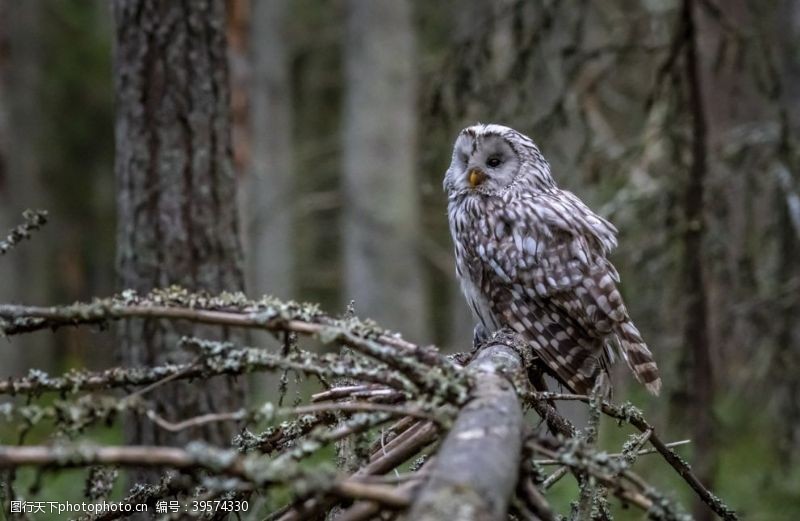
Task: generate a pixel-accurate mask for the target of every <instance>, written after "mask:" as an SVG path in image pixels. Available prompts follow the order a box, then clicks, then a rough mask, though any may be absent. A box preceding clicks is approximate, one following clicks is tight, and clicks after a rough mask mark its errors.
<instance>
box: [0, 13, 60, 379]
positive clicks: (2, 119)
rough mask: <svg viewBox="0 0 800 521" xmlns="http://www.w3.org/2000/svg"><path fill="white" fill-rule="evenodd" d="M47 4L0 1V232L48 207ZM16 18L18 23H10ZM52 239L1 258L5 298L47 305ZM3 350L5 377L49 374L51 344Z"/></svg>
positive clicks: (42, 340) (35, 341)
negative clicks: (43, 95)
mask: <svg viewBox="0 0 800 521" xmlns="http://www.w3.org/2000/svg"><path fill="white" fill-rule="evenodd" d="M41 19H42V3H41V2H40V1H39V0H30V1H25V2H2V3H0V20H3V24H2V27H0V31H1V32H2V34H0V39H1V40H2V41H1V42H0V44H1V45H2V46H1V47H0V48H1V49H2V52H0V234H5V233H6V232H7V231H8V230H9V229H10V228H11V227H12V226H15V225H17V224H20V223H21V222H22V211H23V210H25V209H26V208H49V206H50V205H49V199H48V197H47V195H48V194H47V191H46V190H45V189H44V187H43V186H42V184H41V182H40V179H41V166H42V165H41V160H40V158H41V157H42V155H41V153H40V149H39V145H40V140H41V126H42V125H41V124H42V119H41V117H42V115H41V111H40V110H39V106H38V93H39V90H40V86H41V73H40V70H41V66H42V54H41V46H40V41H41V39H42V31H41V27H42V23H41ZM9 20H13V23H6V22H7V21H9ZM48 251H49V248H48V243H47V241H46V240H45V239H44V238H43V237H42V236H41V235H40V236H37V237H35V238H34V240H33V241H29V242H26V243H25V244H24V245H21V246H20V247H19V248H16V249H14V250H13V251H12V252H11V253H9V254H8V255H7V256H6V258H1V257H0V300H2V301H5V302H12V301H16V302H29V303H33V304H44V303H46V302H47V301H48V298H47V296H48V293H49V291H48V289H49V284H48V283H49V278H48V277H47V274H48V273H49V270H48V269H47V266H48V262H49V254H48ZM10 341H11V342H12V346H11V347H9V348H8V349H3V350H2V352H3V355H2V359H0V367H2V372H0V377H2V376H8V375H11V374H19V373H20V372H22V371H24V370H25V369H26V368H28V367H38V368H40V369H44V370H49V369H52V368H53V364H52V360H53V357H52V356H50V354H49V353H48V352H47V351H48V349H49V347H50V346H51V345H52V340H51V339H50V338H47V337H43V336H36V335H33V336H28V337H21V338H15V339H13V340H10Z"/></svg>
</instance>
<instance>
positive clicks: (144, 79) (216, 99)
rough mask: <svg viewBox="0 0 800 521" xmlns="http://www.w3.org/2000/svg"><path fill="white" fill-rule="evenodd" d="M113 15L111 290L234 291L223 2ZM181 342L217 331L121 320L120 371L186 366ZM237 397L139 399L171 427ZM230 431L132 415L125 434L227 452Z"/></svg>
mask: <svg viewBox="0 0 800 521" xmlns="http://www.w3.org/2000/svg"><path fill="white" fill-rule="evenodd" d="M114 17H115V21H116V49H115V57H114V60H115V62H114V75H115V88H116V95H117V121H116V163H115V170H116V176H117V183H118V211H119V226H118V252H117V262H118V270H119V275H120V282H121V285H122V287H123V288H132V289H135V290H137V291H139V292H146V291H148V290H150V289H151V288H158V287H166V286H168V285H171V284H178V285H181V286H184V287H186V288H188V289H190V290H197V291H208V292H211V293H218V292H221V291H225V290H227V291H237V290H241V289H242V288H243V275H242V268H241V262H242V259H241V248H240V244H239V237H238V224H237V207H236V197H235V195H236V194H235V192H236V190H235V175H234V171H233V167H232V156H231V141H230V108H229V84H228V69H227V56H226V41H225V32H224V31H225V6H224V0H205V1H203V0H197V1H193V2H165V1H159V0H115V2H114ZM181 335H202V336H204V337H210V336H214V335H215V333H214V331H213V330H211V329H210V328H203V327H199V326H192V325H189V324H180V325H170V324H167V323H164V322H155V321H151V322H143V321H139V320H135V321H128V322H127V323H125V324H124V325H123V327H122V328H121V330H120V341H121V342H120V350H121V355H122V358H123V361H124V364H125V365H129V366H142V365H154V364H162V363H165V362H167V361H174V360H181V359H185V358H186V355H185V354H183V353H181V352H179V351H178V350H177V347H176V343H177V340H178V339H179V338H180V336H181ZM216 336H219V334H218V333H217V334H216ZM243 390H244V389H243V382H234V381H230V380H225V379H215V380H212V381H204V382H197V383H194V384H186V383H180V384H178V383H175V384H173V383H170V384H166V385H164V386H162V387H161V388H159V389H158V391H157V393H153V395H151V396H148V398H150V399H156V398H157V403H158V411H157V412H158V413H159V414H162V415H163V416H165V417H167V418H168V419H170V420H180V419H186V418H189V417H192V416H196V415H198V414H204V413H208V412H210V411H216V412H220V411H230V410H234V409H237V408H239V407H240V406H241V402H242V397H243ZM232 433H233V426H232V425H230V424H224V423H214V424H210V425H209V426H207V427H203V428H201V429H192V430H191V431H182V432H180V433H176V434H174V435H167V433H166V432H165V431H162V430H158V429H157V428H155V427H154V425H153V424H152V423H151V422H149V421H147V420H145V421H140V420H138V419H135V418H134V419H132V420H131V421H130V423H129V428H128V430H127V433H126V434H127V437H128V441H129V442H131V443H145V444H170V443H173V444H174V443H184V442H185V441H187V440H189V439H191V438H195V439H197V438H200V439H204V440H206V441H208V442H209V443H220V444H223V445H225V444H227V443H229V441H230V436H231V434H232Z"/></svg>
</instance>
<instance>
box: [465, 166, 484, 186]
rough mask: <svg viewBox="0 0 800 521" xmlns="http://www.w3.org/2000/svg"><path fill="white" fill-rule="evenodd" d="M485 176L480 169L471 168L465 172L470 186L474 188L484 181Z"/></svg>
mask: <svg viewBox="0 0 800 521" xmlns="http://www.w3.org/2000/svg"><path fill="white" fill-rule="evenodd" d="M487 177H488V176H487V175H486V174H484V173H483V172H482V171H481V170H478V169H477V168H471V169H470V170H469V172H467V180H468V181H469V185H470V186H471V187H472V188H475V187H476V186H478V185H479V184H481V183H483V182H484V181H486V178H487Z"/></svg>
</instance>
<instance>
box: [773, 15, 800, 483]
mask: <svg viewBox="0 0 800 521" xmlns="http://www.w3.org/2000/svg"><path fill="white" fill-rule="evenodd" d="M778 12H779V13H780V17H779V22H778V23H779V24H780V26H781V30H780V31H779V34H780V35H781V37H780V44H781V45H780V50H781V53H782V56H781V62H782V63H781V64H780V65H781V69H782V71H781V72H782V77H781V80H782V82H783V85H782V89H781V91H782V93H783V99H782V100H780V101H781V102H782V106H783V108H784V110H786V114H785V117H786V119H787V120H786V121H784V122H783V124H784V125H787V126H788V128H787V129H785V130H786V131H788V133H787V136H794V138H795V142H794V143H795V144H794V145H792V144H791V143H782V151H781V152H782V155H783V156H784V157H783V158H782V161H784V162H785V166H786V172H785V175H786V177H787V182H785V183H778V187H777V189H776V194H775V206H776V207H777V208H779V216H778V219H777V223H776V224H777V228H778V241H779V249H778V284H779V285H778V291H779V295H778V301H779V302H780V304H781V305H780V306H779V308H778V309H779V310H780V312H779V313H778V316H776V317H775V320H776V323H777V335H776V342H775V346H774V347H773V349H774V350H775V356H774V357H773V367H772V371H771V375H772V376H773V377H774V379H775V383H776V385H777V401H778V412H779V417H780V425H781V432H780V438H779V443H778V452H779V454H780V459H779V461H780V462H781V467H782V468H783V469H784V471H787V472H788V471H789V470H791V469H792V468H793V465H794V464H796V462H797V460H798V457H800V379H798V378H797V375H798V373H800V321H798V317H800V292H798V291H797V288H798V286H800V262H798V258H800V230H798V229H797V227H796V225H795V222H796V219H797V216H796V215H792V211H795V212H797V208H795V209H794V210H792V209H791V208H790V204H789V201H790V198H791V197H797V191H798V190H800V176H798V169H800V150H798V149H797V148H796V147H797V144H796V143H797V141H796V136H797V135H798V134H799V133H800V62H798V60H797V52H798V50H800V2H797V1H796V0H785V1H784V2H782V5H781V9H780V10H779V11H778ZM786 185H789V186H786ZM787 188H788V189H789V190H793V191H794V193H793V194H792V193H788V192H787Z"/></svg>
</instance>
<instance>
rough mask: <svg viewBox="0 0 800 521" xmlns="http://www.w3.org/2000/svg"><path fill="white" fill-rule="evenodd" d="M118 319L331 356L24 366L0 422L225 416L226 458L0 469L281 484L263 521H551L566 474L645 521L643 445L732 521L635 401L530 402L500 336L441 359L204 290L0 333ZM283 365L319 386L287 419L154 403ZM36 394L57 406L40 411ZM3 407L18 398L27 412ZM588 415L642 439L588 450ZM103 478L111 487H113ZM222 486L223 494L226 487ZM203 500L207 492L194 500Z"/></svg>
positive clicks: (152, 454)
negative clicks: (109, 469)
mask: <svg viewBox="0 0 800 521" xmlns="http://www.w3.org/2000/svg"><path fill="white" fill-rule="evenodd" d="M129 318H139V319H145V320H148V319H149V320H190V321H195V322H201V323H204V324H209V325H218V326H221V327H231V326H234V327H246V328H260V329H264V330H267V331H272V332H275V333H280V334H281V335H283V336H285V335H286V334H292V335H295V334H296V335H299V336H309V337H314V338H316V339H318V340H319V341H321V342H323V343H333V344H337V345H339V346H340V347H341V348H342V349H340V350H339V351H338V352H336V351H334V352H329V353H326V354H316V353H312V352H310V351H307V350H305V349H303V348H301V347H300V346H299V345H296V344H294V345H293V346H292V349H286V350H280V351H276V352H270V351H269V350H266V349H263V348H256V347H244V346H239V345H236V344H233V343H230V342H220V341H214V340H206V339H201V338H194V337H186V338H183V339H181V340H180V341H179V342H178V343H179V346H180V348H181V349H184V350H187V351H189V352H190V353H192V354H193V358H191V359H189V361H188V362H184V363H181V364H163V365H158V366H153V367H142V368H113V369H107V370H105V371H99V372H88V371H71V372H68V373H66V374H64V375H61V376H49V375H47V374H45V373H43V372H40V371H31V373H30V374H28V375H27V376H24V377H17V378H10V379H8V380H5V381H3V382H0V394H6V395H11V399H10V400H9V401H8V402H7V403H5V404H4V405H3V406H2V408H0V413H2V414H3V415H4V417H5V418H6V419H7V420H8V421H9V422H11V423H13V424H15V425H17V426H18V427H19V429H20V431H21V432H27V431H28V430H30V429H31V428H33V427H34V426H40V425H41V424H42V422H43V421H48V422H51V423H52V424H53V425H54V426H55V427H54V431H55V432H56V433H58V434H63V435H67V436H70V437H73V438H75V437H77V436H79V435H80V434H81V432H83V430H84V429H86V428H87V427H89V426H92V425H98V424H100V423H112V422H114V421H116V420H117V418H118V417H119V416H120V413H121V412H131V413H133V414H136V415H138V416H139V417H143V418H145V419H147V420H149V421H151V422H153V423H154V424H155V425H156V426H157V427H158V428H160V429H165V430H167V431H183V432H186V431H192V430H193V429H195V428H196V427H197V426H198V425H208V424H211V423H222V422H236V423H238V424H239V425H240V426H241V427H242V430H241V431H240V433H239V434H238V435H236V436H235V437H234V439H233V440H232V447H233V448H231V449H228V448H226V449H222V448H219V447H218V446H217V447H214V446H209V445H197V444H192V445H189V446H186V447H185V448H172V447H162V446H157V445H153V446H148V447H142V446H131V447H87V446H82V445H63V446H62V445H58V446H32V447H26V446H19V447H11V446H3V447H0V468H15V467H17V466H20V465H35V466H39V467H48V468H60V467H76V466H85V467H89V466H91V467H96V466H97V465H101V466H108V465H120V466H138V467H141V466H145V467H152V468H164V469H168V468H172V469H176V470H177V471H178V472H177V474H172V475H173V476H178V477H180V479H179V480H171V481H170V484H169V486H166V485H165V484H164V483H163V482H162V483H157V484H153V485H143V487H144V488H142V487H140V488H137V489H135V490H132V491H131V493H130V494H129V500H130V501H135V500H136V499H137V498H145V497H146V500H147V501H151V500H154V499H155V498H157V497H163V496H164V495H176V494H178V495H183V496H184V497H186V496H192V497H194V496H196V495H197V494H201V495H200V496H197V497H206V496H208V497H218V496H221V495H224V494H231V493H236V494H250V493H254V492H264V491H268V490H270V488H271V487H273V486H275V485H277V484H280V485H281V486H285V487H286V488H288V489H289V490H290V491H293V494H294V495H293V499H292V500H291V502H289V503H288V504H286V505H284V506H283V507H282V508H280V509H278V510H276V511H275V512H273V514H271V516H270V517H269V519H280V520H282V521H299V520H302V519H308V518H313V517H314V516H320V515H324V513H325V512H328V511H329V510H330V509H332V508H339V509H340V512H342V514H341V515H343V516H345V517H344V519H349V520H357V519H367V518H369V517H370V516H375V515H379V514H382V513H387V512H395V513H396V512H397V511H398V510H404V509H406V510H407V512H406V514H408V515H409V516H410V518H413V519H429V520H435V519H452V518H453V517H454V516H455V517H459V518H463V519H505V518H506V516H507V514H508V513H509V512H510V513H513V514H515V515H518V516H519V517H522V518H525V517H526V516H527V517H531V516H538V517H539V518H541V519H554V518H555V516H556V513H555V512H554V511H553V509H552V507H551V506H550V505H549V503H548V501H547V497H546V494H547V491H548V490H549V489H550V487H551V486H552V485H553V484H554V483H555V482H556V481H558V480H559V479H561V478H562V477H563V476H564V475H566V474H568V473H572V474H573V475H574V476H575V477H576V478H577V479H578V480H579V482H581V483H584V484H585V485H584V486H583V487H582V488H583V491H584V493H583V497H582V501H580V502H579V503H576V504H579V508H577V509H576V511H575V512H576V513H577V514H580V515H584V516H585V515H586V514H587V512H589V511H592V512H595V510H597V511H598V512H600V514H598V515H600V516H601V517H599V518H598V519H603V517H602V516H603V515H606V514H605V513H604V512H606V510H604V509H607V503H606V499H605V494H606V491H608V493H609V494H612V495H614V496H616V497H617V498H619V499H620V500H621V501H622V502H623V503H624V504H627V505H632V506H635V507H637V508H641V509H643V510H645V511H647V512H648V516H649V517H650V518H651V519H662V520H664V519H666V520H679V519H683V518H682V515H683V514H682V510H681V508H680V507H679V506H678V505H676V504H675V503H674V502H673V501H671V500H669V499H667V498H666V497H665V496H664V495H663V494H661V493H659V492H658V491H656V490H655V489H654V488H653V487H651V486H650V485H649V484H647V483H646V482H644V481H643V480H642V478H640V477H639V476H638V475H637V474H635V473H634V472H633V471H632V466H633V465H634V464H635V462H636V458H637V456H638V455H639V454H642V453H647V452H648V450H649V449H647V448H646V447H645V446H646V445H647V444H649V445H651V446H652V447H653V450H654V451H656V452H658V453H659V454H660V455H661V456H662V457H664V459H665V460H666V461H667V462H668V463H669V464H670V465H671V466H672V467H673V468H674V469H675V470H676V471H677V472H678V473H679V474H680V475H681V476H682V477H683V478H684V480H686V482H687V483H688V484H689V485H690V486H691V487H692V488H693V489H694V490H695V491H696V492H697V494H698V495H699V496H700V497H701V498H702V499H703V501H705V502H706V503H707V504H708V505H709V506H710V507H711V508H712V509H713V510H714V512H716V513H717V514H718V515H719V516H720V517H721V518H722V519H725V520H726V521H730V520H734V519H736V514H735V513H734V512H733V511H731V510H730V509H729V508H728V507H727V506H726V505H724V504H723V503H722V502H721V501H720V500H719V499H718V498H716V497H715V496H713V494H711V492H710V491H709V490H708V489H707V488H705V487H704V486H703V485H702V484H701V483H700V481H699V480H698V479H697V477H696V476H695V475H694V474H693V473H692V471H691V469H690V468H689V466H688V464H686V462H684V461H683V460H682V459H681V458H680V457H679V456H678V455H677V454H676V453H675V452H674V451H673V450H672V449H671V447H670V446H668V445H667V444H665V443H664V442H663V441H661V439H660V438H659V436H658V435H657V433H656V431H655V430H654V428H653V427H652V425H651V424H650V423H648V422H647V421H646V420H645V419H644V416H643V415H642V413H641V412H640V411H639V410H637V409H636V408H634V407H633V406H631V405H628V404H625V405H621V406H618V405H614V404H611V403H609V402H606V401H600V400H599V399H596V400H595V401H592V400H591V398H590V397H587V396H582V395H572V394H563V393H541V392H533V391H531V390H530V388H529V384H528V379H527V371H528V369H530V368H531V367H534V364H536V363H537V361H536V359H535V355H534V354H533V353H532V352H531V351H530V350H527V349H525V348H524V347H520V346H519V345H517V343H516V338H515V337H514V335H513V334H511V333H506V332H501V333H498V334H496V335H495V336H494V337H493V339H492V340H491V341H490V345H488V346H483V347H482V348H480V349H478V350H477V351H475V352H473V353H471V354H469V353H466V354H462V355H460V356H456V357H452V358H447V357H444V356H442V355H441V354H440V353H439V352H438V351H437V350H436V349H435V348H433V347H422V346H418V345H415V344H412V343H410V342H407V341H405V340H403V339H401V338H400V337H398V336H396V335H394V334H392V333H389V332H387V331H384V330H382V329H380V328H379V327H377V326H376V325H374V324H371V323H364V322H361V321H359V320H358V319H355V318H352V317H348V318H334V317H330V316H329V315H326V314H324V313H322V312H321V311H319V310H318V308H317V307H316V306H313V305H308V304H297V303H291V302H290V303H283V302H280V301H277V300H274V299H270V298H263V299H261V300H257V301H254V300H248V299H246V298H244V296H242V295H239V294H236V295H234V294H223V295H219V296H209V295H204V294H192V293H189V292H186V291H184V290H181V289H179V288H169V289H166V290H158V291H153V292H151V293H149V294H148V295H145V296H141V297H140V296H138V295H136V294H134V293H131V292H126V293H124V294H123V295H121V296H119V297H115V298H111V299H104V300H97V301H94V302H92V303H87V304H75V305H71V306H66V307H52V308H41V307H24V306H8V305H0V330H2V331H3V332H5V333H6V334H19V333H23V332H26V331H33V330H39V329H43V328H57V327H63V326H68V325H95V326H97V325H100V326H104V325H106V324H107V323H108V322H110V321H113V320H123V319H129ZM345 351H346V355H345V354H344V352H345ZM286 370H291V371H293V372H295V373H297V374H298V375H305V376H307V377H313V379H312V380H311V381H313V382H314V384H315V385H319V384H321V385H322V388H321V389H318V390H316V389H315V390H312V391H311V394H310V396H309V398H308V402H306V403H300V404H296V405H295V406H293V407H281V406H280V404H279V403H278V402H277V400H276V404H277V405H276V404H273V403H267V404H264V405H263V406H261V405H260V406H258V407H252V406H250V407H244V408H240V409H231V410H228V411H225V410H220V411H212V412H210V413H204V414H201V415H196V416H193V417H174V416H172V415H169V414H164V412H163V411H160V410H157V409H156V408H155V407H154V405H153V404H155V401H153V400H152V395H153V394H154V393H155V392H156V391H157V390H158V389H159V388H160V387H161V386H162V385H164V384H165V383H166V382H171V381H173V380H189V379H206V378H210V377H212V376H218V375H229V376H240V375H246V374H248V373H250V372H254V371H276V372H282V371H286ZM329 382H341V383H339V384H337V385H335V386H331V384H330V383H329ZM98 391H105V393H98ZM45 392H59V393H61V395H62V396H61V397H60V398H59V399H56V400H49V399H48V400H47V401H46V402H44V403H36V401H35V400H36V399H37V398H38V397H39V396H40V395H41V394H42V393H45ZM14 395H23V397H24V398H25V399H26V402H25V403H22V402H21V400H18V399H15V398H14ZM562 400H577V401H583V402H586V403H588V404H589V405H590V407H591V408H592V410H593V411H594V414H593V415H592V421H593V423H592V424H591V425H589V428H588V429H582V430H578V429H577V428H576V427H575V426H574V425H572V424H571V423H570V422H569V421H567V420H566V419H565V418H564V417H563V416H561V415H560V414H559V412H558V410H557V409H556V407H555V404H556V403H557V402H559V401H562ZM523 407H530V408H531V409H533V410H534V411H535V412H536V413H537V414H538V415H539V416H540V417H541V418H542V419H543V420H545V422H546V425H547V428H545V427H544V426H543V425H530V426H525V425H524V424H523V414H522V413H523ZM599 414H602V415H604V416H607V417H611V418H614V419H616V420H618V421H619V422H620V424H621V423H622V422H625V423H629V424H631V425H633V426H634V427H635V428H636V429H637V430H638V431H640V432H641V434H636V435H634V436H633V437H632V438H631V439H630V440H629V441H628V442H627V443H626V444H625V445H624V446H623V447H621V448H620V449H619V450H618V451H617V452H616V453H613V454H611V455H610V454H608V453H607V452H605V451H604V450H601V448H600V447H599V446H595V442H596V441H597V442H599V441H600V440H596V428H597V421H598V415H599ZM281 420H283V421H281ZM390 422H394V423H390ZM444 433H446V434H444ZM550 433H553V434H557V435H558V436H557V437H555V438H554V437H553V436H552V435H551V434H550ZM523 439H524V440H525V441H524V443H523ZM342 442H347V443H348V444H349V446H351V447H352V448H353V450H354V451H355V452H356V453H358V454H359V458H358V465H356V466H357V468H355V470H350V471H349V472H348V474H349V475H347V474H344V475H343V474H342V473H338V474H337V473H336V472H335V471H334V469H333V468H332V465H331V468H328V467H327V466H324V465H323V466H320V465H319V464H318V463H315V464H314V465H312V466H309V461H311V460H312V458H315V459H314V461H318V460H317V459H316V458H319V459H320V460H325V459H326V456H324V454H326V449H327V448H329V447H330V446H331V445H333V444H337V443H342ZM201 449H202V450H201ZM142 451H146V452H147V456H146V457H143V453H142ZM201 452H202V454H201ZM265 455H268V457H265ZM415 458H416V460H415V463H414V464H413V465H412V469H413V470H414V471H417V470H419V469H422V470H421V473H420V474H418V475H417V476H415V479H410V478H409V479H408V480H406V479H403V480H397V481H394V480H388V479H386V478H383V480H376V477H379V476H382V475H384V474H386V473H388V472H390V471H392V470H393V469H396V468H397V467H398V466H400V465H402V464H404V463H406V462H409V461H411V460H414V459H415ZM330 463H331V464H332V463H333V462H332V461H331V462H330ZM551 464H552V465H558V467H557V468H556V470H555V471H554V472H552V473H550V474H549V475H547V473H545V472H544V470H543V469H544V468H545V465H551ZM198 470H199V471H201V472H199V473H198V472H197V471H198ZM389 477H391V476H389ZM109 479H110V480H111V481H110V483H112V484H113V479H114V478H109ZM230 480H234V482H235V483H236V486H235V487H234V489H231V488H230V487H229V485H230V483H231V481H230ZM104 486H106V487H108V486H109V483H106V484H105V485H104ZM201 489H202V490H204V492H202V493H199V492H197V491H198V490H201ZM143 490H144V491H148V492H147V493H146V494H144V493H143V492H142V491H143ZM351 503H353V504H352V505H350V504H351ZM456 506H457V507H458V509H459V510H458V512H457V513H455V511H454V508H456ZM347 507H349V508H347Z"/></svg>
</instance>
